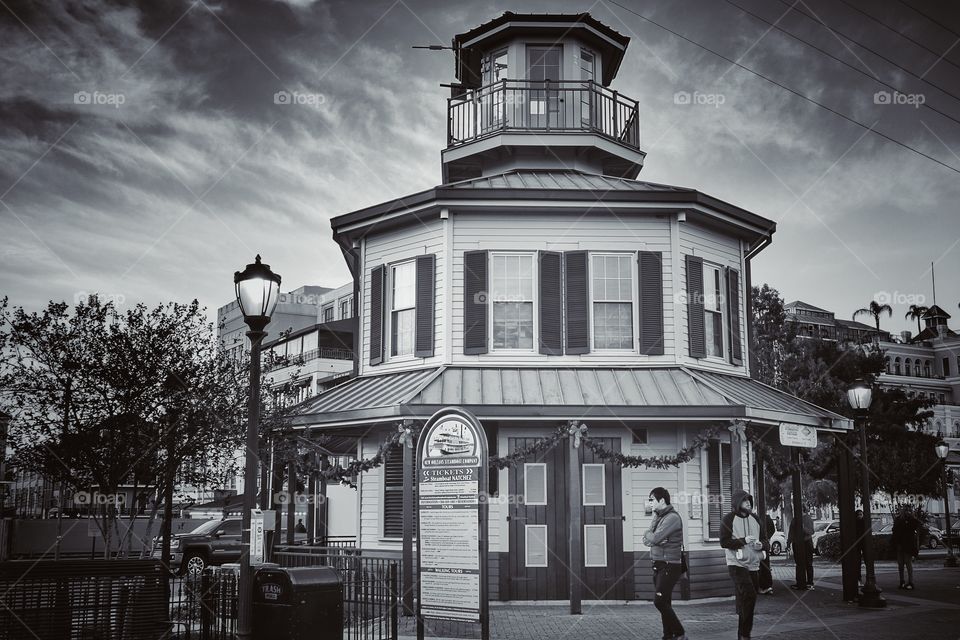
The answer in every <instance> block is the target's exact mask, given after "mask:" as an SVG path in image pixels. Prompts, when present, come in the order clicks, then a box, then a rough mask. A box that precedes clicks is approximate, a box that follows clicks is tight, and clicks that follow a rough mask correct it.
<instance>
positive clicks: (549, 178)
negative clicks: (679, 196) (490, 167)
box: [447, 169, 693, 193]
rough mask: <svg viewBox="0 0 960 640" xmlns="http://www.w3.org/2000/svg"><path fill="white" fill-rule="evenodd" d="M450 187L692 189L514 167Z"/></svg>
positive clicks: (596, 189)
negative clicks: (510, 169) (513, 168)
mask: <svg viewBox="0 0 960 640" xmlns="http://www.w3.org/2000/svg"><path fill="white" fill-rule="evenodd" d="M447 186H448V187H449V188H451V189H575V190H579V191H671V192H679V193H692V192H693V189H687V188H685V187H674V186H671V185H668V184H657V183H654V182H642V181H640V180H628V179H627V178H615V177H612V176H602V175H598V174H592V173H584V172H582V171H574V170H562V171H551V170H535V169H515V170H512V171H507V172H505V173H500V174H497V175H493V176H482V177H479V178H471V179H469V180H462V181H460V182H452V183H450V184H449V185H447Z"/></svg>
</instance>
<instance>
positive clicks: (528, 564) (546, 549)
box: [505, 438, 570, 600]
mask: <svg viewBox="0 0 960 640" xmlns="http://www.w3.org/2000/svg"><path fill="white" fill-rule="evenodd" d="M537 440H539V438H509V439H508V449H509V451H510V453H513V452H515V451H516V450H518V449H522V448H523V447H526V446H529V445H531V444H533V443H534V442H536V441H537ZM565 445H566V442H561V443H560V444H559V445H558V446H556V447H554V448H553V449H552V450H550V451H548V452H547V453H546V454H542V455H540V456H538V457H537V458H532V459H528V460H527V461H525V462H523V463H520V464H518V465H517V466H516V468H514V469H511V470H510V483H509V484H510V488H509V491H510V493H509V495H510V497H511V500H510V507H509V509H510V511H509V518H510V522H509V532H510V554H509V567H510V575H509V579H508V580H507V581H506V586H507V589H508V593H506V594H505V599H510V600H565V599H567V598H568V597H569V596H570V587H569V584H570V583H569V575H568V572H567V562H568V558H569V553H568V537H569V530H568V529H569V523H568V519H567V492H566V487H567V479H566V475H567V463H566V460H567V454H566V452H567V447H566V446H565Z"/></svg>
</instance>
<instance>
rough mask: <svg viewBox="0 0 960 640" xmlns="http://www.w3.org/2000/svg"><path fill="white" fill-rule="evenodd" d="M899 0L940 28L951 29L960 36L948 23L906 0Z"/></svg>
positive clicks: (950, 30) (898, 0) (951, 31)
mask: <svg viewBox="0 0 960 640" xmlns="http://www.w3.org/2000/svg"><path fill="white" fill-rule="evenodd" d="M897 2H899V3H900V4H902V5H903V6H905V7H906V8H907V9H911V10H913V11H916V12H917V13H919V14H920V15H922V16H923V17H924V18H926V19H927V20H929V21H930V22H932V23H933V24H935V25H937V26H938V27H940V28H941V29H943V30H944V31H949V32H950V33H952V34H953V35H955V36H956V37H958V38H960V33H957V32H956V31H954V30H953V29H951V28H950V27H948V26H947V25H945V24H943V23H942V22H940V21H939V20H937V19H936V18H934V17H933V16H931V15H930V14H928V13H924V12H923V11H921V10H920V9H917V8H916V7H915V6H913V5H912V4H908V3H906V2H904V0H897Z"/></svg>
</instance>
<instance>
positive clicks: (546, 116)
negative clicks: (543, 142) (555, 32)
mask: <svg viewBox="0 0 960 640" xmlns="http://www.w3.org/2000/svg"><path fill="white" fill-rule="evenodd" d="M527 78H528V79H529V80H531V81H533V82H532V83H531V87H532V88H531V90H530V92H529V93H530V96H529V97H530V100H529V103H528V105H527V118H528V119H529V126H530V128H532V129H556V128H557V127H558V126H559V124H560V102H561V99H560V92H559V91H557V88H558V87H559V86H560V85H559V84H557V83H559V81H560V80H562V79H563V78H562V77H561V69H560V47H527ZM544 81H550V82H553V83H554V84H553V88H552V89H549V88H545V87H549V86H550V85H549V84H548V85H545V84H544Z"/></svg>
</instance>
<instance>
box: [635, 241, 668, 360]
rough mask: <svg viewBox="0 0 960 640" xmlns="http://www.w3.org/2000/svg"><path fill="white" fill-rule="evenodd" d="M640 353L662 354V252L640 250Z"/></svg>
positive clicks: (649, 354)
mask: <svg viewBox="0 0 960 640" xmlns="http://www.w3.org/2000/svg"><path fill="white" fill-rule="evenodd" d="M639 344H640V353H642V354H644V355H648V356H662V355H663V254H661V253H660V252H659V251H641V252H640V340H639Z"/></svg>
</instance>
